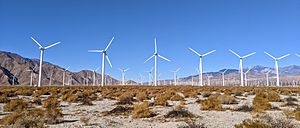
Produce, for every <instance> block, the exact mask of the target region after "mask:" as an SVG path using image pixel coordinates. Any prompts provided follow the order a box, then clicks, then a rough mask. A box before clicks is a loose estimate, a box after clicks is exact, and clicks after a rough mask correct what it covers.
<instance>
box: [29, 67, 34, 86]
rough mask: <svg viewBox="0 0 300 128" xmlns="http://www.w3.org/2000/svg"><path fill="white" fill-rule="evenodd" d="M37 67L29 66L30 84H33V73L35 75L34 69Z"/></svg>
mask: <svg viewBox="0 0 300 128" xmlns="http://www.w3.org/2000/svg"><path fill="white" fill-rule="evenodd" d="M35 68H36V65H35V66H34V67H33V68H29V70H27V71H29V72H30V86H32V81H33V75H34V70H35Z"/></svg>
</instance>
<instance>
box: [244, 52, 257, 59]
mask: <svg viewBox="0 0 300 128" xmlns="http://www.w3.org/2000/svg"><path fill="white" fill-rule="evenodd" d="M254 54H256V52H253V53H250V54H248V55H246V56H243V58H247V57H249V56H252V55H254Z"/></svg>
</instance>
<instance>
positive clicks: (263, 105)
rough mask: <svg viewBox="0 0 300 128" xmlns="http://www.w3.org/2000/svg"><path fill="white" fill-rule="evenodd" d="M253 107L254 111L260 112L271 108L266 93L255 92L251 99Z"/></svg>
mask: <svg viewBox="0 0 300 128" xmlns="http://www.w3.org/2000/svg"><path fill="white" fill-rule="evenodd" d="M252 104H253V108H254V111H256V112H262V111H264V110H269V109H271V108H272V106H271V104H270V103H269V101H268V99H267V98H266V95H265V94H263V93H259V94H256V96H255V97H254V99H253V101H252Z"/></svg>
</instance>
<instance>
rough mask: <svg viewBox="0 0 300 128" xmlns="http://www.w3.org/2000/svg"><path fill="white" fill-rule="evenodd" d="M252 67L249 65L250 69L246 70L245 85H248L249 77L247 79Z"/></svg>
mask: <svg viewBox="0 0 300 128" xmlns="http://www.w3.org/2000/svg"><path fill="white" fill-rule="evenodd" d="M251 69H252V67H249V68H248V70H247V71H246V72H245V85H246V86H248V79H247V74H248V72H249V71H250V70H251Z"/></svg>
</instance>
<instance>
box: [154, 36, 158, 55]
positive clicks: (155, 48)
mask: <svg viewBox="0 0 300 128" xmlns="http://www.w3.org/2000/svg"><path fill="white" fill-rule="evenodd" d="M154 52H155V53H157V46H156V37H155V38H154Z"/></svg>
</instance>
